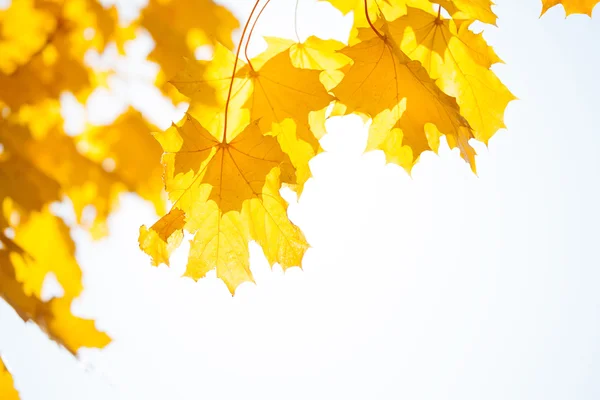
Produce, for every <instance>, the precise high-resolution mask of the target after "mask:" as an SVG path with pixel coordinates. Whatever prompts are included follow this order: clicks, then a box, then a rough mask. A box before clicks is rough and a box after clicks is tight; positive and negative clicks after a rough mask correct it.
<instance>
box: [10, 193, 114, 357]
mask: <svg viewBox="0 0 600 400" xmlns="http://www.w3.org/2000/svg"><path fill="white" fill-rule="evenodd" d="M3 207H4V212H5V214H8V215H9V216H10V215H11V214H12V213H13V212H14V210H12V209H11V207H10V204H9V203H7V202H6V200H5V201H4V202H3ZM22 218H23V219H25V222H22V223H20V224H19V225H18V226H16V227H15V228H14V231H15V236H14V239H10V238H8V237H6V236H5V235H4V234H2V235H0V241H1V242H2V244H3V246H2V247H0V295H1V296H2V298H4V300H6V302H7V303H8V304H10V305H11V306H12V307H13V308H14V309H15V311H16V312H17V313H18V314H19V316H20V317H21V318H22V319H23V320H24V321H28V320H32V321H34V322H35V323H37V324H38V326H40V328H42V329H43V330H44V331H45V332H46V333H47V334H48V336H49V337H50V338H52V339H54V340H55V341H57V342H58V343H60V344H61V345H63V346H65V348H67V350H69V351H70V352H71V353H73V354H75V353H76V352H77V350H79V349H80V348H81V347H104V346H105V345H107V344H108V343H109V342H110V338H109V337H108V336H107V335H106V334H104V333H102V332H100V331H98V330H97V329H96V328H95V325H94V322H93V321H91V320H88V319H83V318H80V317H77V316H75V315H73V314H72V313H71V304H72V302H73V300H74V299H75V298H77V297H78V296H79V295H80V294H81V291H82V289H83V287H82V284H81V270H80V269H79V266H78V265H77V262H76V260H75V257H74V250H75V246H74V244H73V241H72V240H71V237H70V235H69V230H68V228H67V226H66V225H65V224H64V222H62V220H60V219H59V218H57V217H55V216H53V215H51V214H50V212H49V211H48V210H47V209H44V210H42V211H41V212H33V213H31V214H29V215H28V216H22ZM3 230H4V229H3ZM40 238H43V240H40ZM48 273H53V274H54V276H55V277H56V280H57V281H58V283H59V284H60V285H61V287H62V289H63V291H64V294H63V296H62V297H60V298H53V299H51V300H50V301H43V300H42V287H43V283H44V280H45V279H46V276H47V274H48Z"/></svg>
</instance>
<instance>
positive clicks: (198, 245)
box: [140, 0, 597, 294]
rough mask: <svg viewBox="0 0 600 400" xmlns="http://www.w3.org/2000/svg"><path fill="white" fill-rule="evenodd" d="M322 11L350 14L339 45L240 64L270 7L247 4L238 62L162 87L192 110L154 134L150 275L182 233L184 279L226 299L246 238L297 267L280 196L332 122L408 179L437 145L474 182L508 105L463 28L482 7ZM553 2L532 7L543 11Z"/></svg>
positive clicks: (147, 234)
mask: <svg viewBox="0 0 600 400" xmlns="http://www.w3.org/2000/svg"><path fill="white" fill-rule="evenodd" d="M324 1H328V2H329V3H330V4H331V5H333V6H334V7H335V8H337V9H339V11H341V12H342V13H343V14H348V13H351V12H352V13H353V15H354V25H353V28H352V31H351V33H350V36H349V38H348V41H347V44H346V43H341V42H337V41H334V40H323V39H320V38H318V37H314V36H312V37H309V38H308V39H307V40H306V41H304V42H302V43H297V42H294V41H288V40H283V39H278V38H266V39H267V43H268V48H267V50H266V51H265V52H264V53H262V54H260V55H258V56H257V57H255V58H252V59H250V58H248V55H247V48H248V43H249V42H250V40H251V37H252V32H253V30H254V27H255V26H256V24H257V21H258V19H259V18H260V15H261V13H262V11H263V10H264V9H265V7H267V6H268V4H269V0H265V1H262V2H261V1H257V2H256V4H255V6H254V9H253V10H252V13H251V15H250V16H249V18H248V21H247V23H246V27H245V28H244V31H243V34H242V39H241V41H240V44H239V46H238V51H237V54H233V53H232V52H231V51H230V50H228V49H227V48H226V47H225V46H221V45H219V44H217V46H216V48H215V53H214V57H213V59H212V60H211V61H196V60H188V61H187V63H186V65H185V67H184V68H183V69H182V70H181V71H180V72H178V73H177V74H176V75H175V76H174V77H173V78H172V79H171V81H170V82H171V84H172V85H173V86H174V87H175V88H176V89H177V90H178V91H179V92H180V93H181V94H182V95H185V96H187V97H188V98H189V99H190V107H189V110H188V113H187V115H186V117H185V118H184V119H183V120H182V121H181V122H180V123H178V124H176V125H173V126H172V127H171V128H169V129H168V130H166V131H164V132H161V133H158V134H156V138H157V140H158V141H159V142H160V144H161V146H162V148H163V150H164V155H163V157H162V163H163V165H164V168H165V175H164V180H165V188H166V190H167V192H168V194H169V199H170V200H171V202H172V204H173V206H172V209H171V211H170V212H169V213H168V214H166V215H165V216H164V217H163V218H161V219H160V220H159V221H158V222H157V223H156V224H155V225H154V226H152V227H150V228H147V227H145V226H143V227H142V228H141V230H140V247H141V248H142V249H143V250H144V251H146V252H147V253H148V254H149V255H150V256H152V259H153V263H154V264H156V265H158V264H159V263H166V264H168V262H169V256H170V254H171V252H172V251H173V250H174V249H175V248H177V246H178V245H179V244H180V243H181V241H182V238H183V232H184V231H187V232H190V233H192V234H193V235H194V238H193V240H192V241H191V249H190V253H189V258H188V264H187V269H186V276H189V277H192V278H194V279H199V278H202V277H204V276H205V275H206V273H207V272H208V271H210V270H213V269H216V274H217V276H218V277H219V278H221V279H222V280H223V281H224V282H225V284H226V285H227V287H228V288H229V290H230V291H231V293H232V294H233V293H234V291H235V289H236V287H237V286H238V285H239V284H241V283H243V282H246V281H253V277H252V273H251V271H250V268H249V259H248V258H249V255H248V245H249V242H250V241H251V240H254V241H256V242H257V243H258V244H259V245H260V246H261V247H262V248H263V251H264V254H265V255H266V257H267V259H268V261H269V262H270V264H271V265H273V264H275V263H277V264H279V265H280V266H281V267H282V268H283V269H284V270H285V269H286V268H288V267H292V266H301V264H302V258H303V255H304V253H305V251H306V250H307V248H308V243H307V242H306V240H305V238H304V236H303V234H302V232H301V231H300V230H299V229H298V227H297V226H295V225H294V224H293V223H292V222H291V221H290V220H289V218H288V216H287V206H288V204H287V203H286V201H285V200H284V199H283V198H282V197H281V195H280V189H281V188H282V187H283V186H286V187H289V188H291V189H293V190H294V191H295V192H296V193H297V194H298V195H300V194H301V192H302V188H303V185H304V184H305V182H306V181H307V179H308V178H309V177H310V175H311V174H310V168H309V164H308V163H309V161H310V160H311V159H312V158H313V157H314V156H315V155H316V154H318V153H319V152H320V151H321V148H320V146H319V139H320V138H321V136H322V135H323V134H324V133H325V128H324V126H325V120H326V119H327V118H328V117H330V116H341V115H348V114H351V113H354V114H358V115H360V116H362V117H363V118H364V120H365V121H366V120H371V126H370V130H369V137H368V143H367V149H366V150H381V151H383V152H384V154H385V156H386V159H387V161H388V162H390V163H396V164H398V165H400V166H401V167H403V168H404V169H406V170H407V171H408V172H410V170H411V168H412V167H413V166H414V164H415V163H416V162H417V161H418V160H419V156H420V155H421V154H422V153H423V152H424V151H434V152H436V151H437V150H438V147H439V145H440V138H441V137H442V136H444V137H445V139H446V142H447V143H448V145H449V146H450V147H451V148H458V149H459V151H460V154H461V156H462V158H464V159H465V160H466V161H467V162H468V163H469V164H470V166H471V168H472V169H473V171H475V150H474V149H473V147H472V146H471V144H470V143H469V141H470V140H471V139H474V140H477V141H480V142H483V143H486V144H487V142H488V140H489V139H490V138H491V137H492V136H493V135H494V134H495V133H496V132H497V131H498V130H499V129H501V128H504V123H503V115H504V110H505V109H506V106H507V105H508V103H509V102H510V101H512V100H514V96H513V95H512V94H511V92H510V91H509V90H508V89H507V88H506V87H505V86H504V85H503V84H502V82H500V80H499V79H498V77H497V76H496V75H495V74H494V72H493V71H492V70H491V69H490V68H491V67H492V65H494V64H496V63H499V62H501V60H500V58H499V57H498V56H497V55H496V53H495V52H494V50H493V49H492V48H491V47H490V46H488V45H487V43H486V42H485V40H484V38H483V36H482V35H481V34H477V33H474V32H473V30H472V29H471V27H472V25H473V24H474V23H476V22H479V23H483V24H495V22H496V15H495V14H494V13H493V11H492V9H491V6H492V3H491V1H487V0H385V1H376V0H324ZM595 2H597V1H594V2H593V3H595ZM557 3H558V1H548V0H544V5H543V7H544V10H546V9H547V8H549V7H550V6H552V5H555V4H557ZM261 5H262V8H261V7H260V6H261ZM592 6H593V4H592V2H590V1H588V2H581V1H579V2H577V1H572V2H565V7H566V9H567V11H568V12H585V13H588V14H589V13H591V10H592ZM244 43H245V46H243V44H244ZM242 48H244V53H246V54H244V56H245V57H244V59H242V58H241V57H240V52H241V49H242Z"/></svg>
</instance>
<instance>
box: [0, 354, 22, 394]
mask: <svg viewBox="0 0 600 400" xmlns="http://www.w3.org/2000/svg"><path fill="white" fill-rule="evenodd" d="M0 397H2V399H3V400H19V393H18V392H17V390H16V389H15V386H14V382H13V378H12V376H11V375H10V372H9V371H8V369H6V366H5V365H4V362H3V361H2V357H0Z"/></svg>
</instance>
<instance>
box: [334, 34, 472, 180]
mask: <svg viewBox="0 0 600 400" xmlns="http://www.w3.org/2000/svg"><path fill="white" fill-rule="evenodd" d="M383 26H385V25H383ZM343 53H344V54H346V55H347V56H348V57H350V58H351V59H352V60H353V61H354V62H353V64H352V66H351V67H350V68H348V69H347V71H346V75H345V77H344V79H343V80H342V82H341V83H340V84H339V85H338V86H337V87H336V88H334V89H333V93H334V94H335V96H336V97H337V99H338V100H339V101H340V103H342V104H343V105H344V106H345V113H346V114H350V113H353V112H357V113H362V114H364V115H366V116H368V117H371V118H376V117H378V116H379V118H376V119H374V123H373V125H372V127H371V129H372V133H371V134H370V135H371V136H374V137H377V138H378V139H377V140H374V139H371V140H370V143H369V145H370V149H375V148H380V149H382V150H385V147H384V146H380V143H383V142H384V141H385V142H387V143H388V144H389V143H392V142H393V143H397V145H401V146H408V147H409V148H410V150H411V151H410V152H402V154H404V155H405V156H406V157H408V159H407V160H406V161H403V162H401V163H400V165H402V166H403V167H405V168H407V169H408V170H410V167H411V166H412V165H413V164H414V163H415V162H416V161H417V159H418V157H419V155H420V154H421V153H422V152H423V151H425V150H430V149H432V150H435V148H434V146H432V145H431V144H430V141H431V139H430V138H429V137H431V136H432V135H433V136H435V132H438V131H439V132H440V133H441V134H444V135H446V137H447V138H448V141H449V143H456V144H457V145H458V146H459V148H460V150H461V154H462V156H463V158H465V160H467V161H469V162H470V163H471V165H472V167H473V168H474V160H473V154H474V152H473V150H472V148H471V147H470V145H469V144H468V139H469V138H470V137H471V136H472V134H471V131H470V127H469V124H468V122H467V120H466V119H465V118H463V117H462V116H461V115H460V112H459V107H458V105H457V103H456V101H455V99H454V98H452V97H450V96H448V95H446V94H445V93H443V92H442V91H441V90H440V89H439V88H438V87H437V86H436V84H435V82H434V81H433V80H432V79H431V77H430V76H429V75H428V73H427V71H426V70H425V69H424V68H423V66H422V65H421V63H420V62H419V61H415V60H411V59H410V58H409V57H408V56H407V55H406V54H405V53H404V52H403V51H402V50H401V49H400V47H399V44H398V43H396V41H395V39H394V37H393V36H391V35H390V34H389V33H387V32H386V33H385V36H384V34H381V33H380V34H379V35H378V36H375V37H374V38H372V39H369V40H366V41H364V42H359V43H358V44H355V45H353V46H351V47H348V48H346V49H344V50H343ZM384 111H385V113H384V114H381V113H383V112H384ZM380 114H381V115H380ZM434 128H435V129H434ZM387 132H389V134H390V135H394V136H395V139H394V140H391V141H390V139H388V138H386V134H387ZM400 132H401V136H398V134H399V133H400ZM399 154H400V153H397V154H396V156H395V157H394V158H393V160H396V161H394V162H397V156H398V155H399ZM393 160H392V159H390V160H389V161H393Z"/></svg>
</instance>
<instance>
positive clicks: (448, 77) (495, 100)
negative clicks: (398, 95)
mask: <svg viewBox="0 0 600 400" xmlns="http://www.w3.org/2000/svg"><path fill="white" fill-rule="evenodd" d="M380 26H381V28H384V29H385V30H386V34H387V35H388V37H391V38H393V39H394V40H395V41H396V42H397V43H400V48H401V50H402V51H403V52H405V53H406V54H407V55H408V56H409V57H410V58H411V59H413V60H418V61H420V62H421V64H422V65H423V67H424V68H425V69H426V70H427V72H428V74H429V76H430V77H431V78H432V79H433V80H435V82H436V84H437V85H438V87H439V88H440V89H442V91H444V93H446V94H447V95H449V96H452V97H454V98H456V101H457V103H458V105H459V106H460V113H461V115H462V116H464V117H465V118H466V119H467V121H468V122H469V126H470V127H471V128H472V129H473V133H474V136H475V138H476V139H477V140H479V141H481V142H484V143H487V142H488V140H489V139H490V138H491V137H492V136H493V135H494V134H495V133H496V132H497V131H498V130H499V129H502V128H504V127H505V126H504V122H503V119H504V110H505V109H506V106H507V105H508V103H509V102H510V101H512V100H514V99H515V97H514V96H513V95H512V94H511V93H510V91H509V90H508V89H507V88H506V87H505V86H504V85H503V84H502V82H500V79H498V77H496V75H495V74H494V73H493V72H492V71H491V70H490V69H489V68H490V67H491V66H492V64H494V63H497V62H500V59H499V58H498V56H497V55H496V54H495V53H494V52H493V50H492V49H491V48H490V47H489V46H488V45H487V44H486V43H485V41H484V39H483V37H482V36H481V34H475V33H473V32H472V31H470V30H469V23H465V22H463V23H461V24H460V25H458V24H456V23H455V22H454V20H452V19H445V18H443V17H441V16H436V15H434V14H431V13H427V12H425V11H422V10H419V9H415V8H409V9H408V14H407V15H405V16H403V17H400V18H398V19H397V20H395V21H392V22H388V23H385V24H380ZM373 36H375V34H374V33H373V31H371V30H364V31H363V37H365V38H371V37H373Z"/></svg>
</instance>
